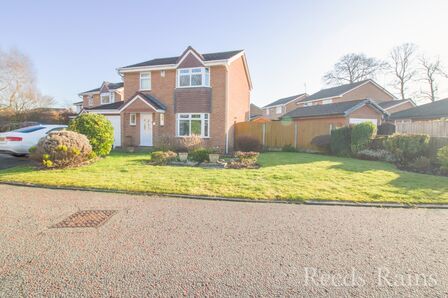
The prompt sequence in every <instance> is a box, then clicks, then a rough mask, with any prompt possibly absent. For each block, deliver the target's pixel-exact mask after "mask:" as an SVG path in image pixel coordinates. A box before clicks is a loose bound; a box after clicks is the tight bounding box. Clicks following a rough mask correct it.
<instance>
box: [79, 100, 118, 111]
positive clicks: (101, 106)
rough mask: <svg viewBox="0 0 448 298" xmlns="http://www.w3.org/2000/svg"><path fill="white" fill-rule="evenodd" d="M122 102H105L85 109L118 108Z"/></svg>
mask: <svg viewBox="0 0 448 298" xmlns="http://www.w3.org/2000/svg"><path fill="white" fill-rule="evenodd" d="M123 104H124V101H116V102H113V103H107V104H104V105H99V106H96V107H93V108H85V110H89V111H90V110H119V109H120V108H121V106H122V105H123Z"/></svg>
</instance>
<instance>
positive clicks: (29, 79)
mask: <svg viewBox="0 0 448 298" xmlns="http://www.w3.org/2000/svg"><path fill="white" fill-rule="evenodd" d="M52 103H53V98H51V97H49V96H43V95H42V94H41V93H40V91H39V90H38V88H37V86H36V76H35V73H34V70H33V65H32V63H31V60H30V59H29V58H28V57H27V56H26V55H24V54H23V53H21V52H19V51H18V50H11V51H10V52H0V110H1V109H10V110H12V111H13V112H14V114H15V116H16V120H17V121H22V120H24V119H23V117H24V115H25V114H26V112H28V111H29V110H31V109H34V108H39V107H46V106H48V105H51V104H52Z"/></svg>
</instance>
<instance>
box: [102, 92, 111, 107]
mask: <svg viewBox="0 0 448 298" xmlns="http://www.w3.org/2000/svg"><path fill="white" fill-rule="evenodd" d="M103 97H108V98H109V101H108V102H104V101H103ZM100 103H101V104H102V105H106V104H109V103H112V98H111V95H110V92H103V93H100Z"/></svg>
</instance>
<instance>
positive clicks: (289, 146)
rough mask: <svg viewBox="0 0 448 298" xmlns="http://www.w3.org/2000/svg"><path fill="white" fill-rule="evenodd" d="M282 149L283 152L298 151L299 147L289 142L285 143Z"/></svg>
mask: <svg viewBox="0 0 448 298" xmlns="http://www.w3.org/2000/svg"><path fill="white" fill-rule="evenodd" d="M282 151H283V152H297V149H296V148H295V147H294V146H293V145H291V144H288V145H285V146H283V147H282Z"/></svg>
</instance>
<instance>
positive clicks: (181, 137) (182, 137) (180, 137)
mask: <svg viewBox="0 0 448 298" xmlns="http://www.w3.org/2000/svg"><path fill="white" fill-rule="evenodd" d="M189 137H191V136H176V138H179V139H184V138H189ZM201 139H210V137H201Z"/></svg>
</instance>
